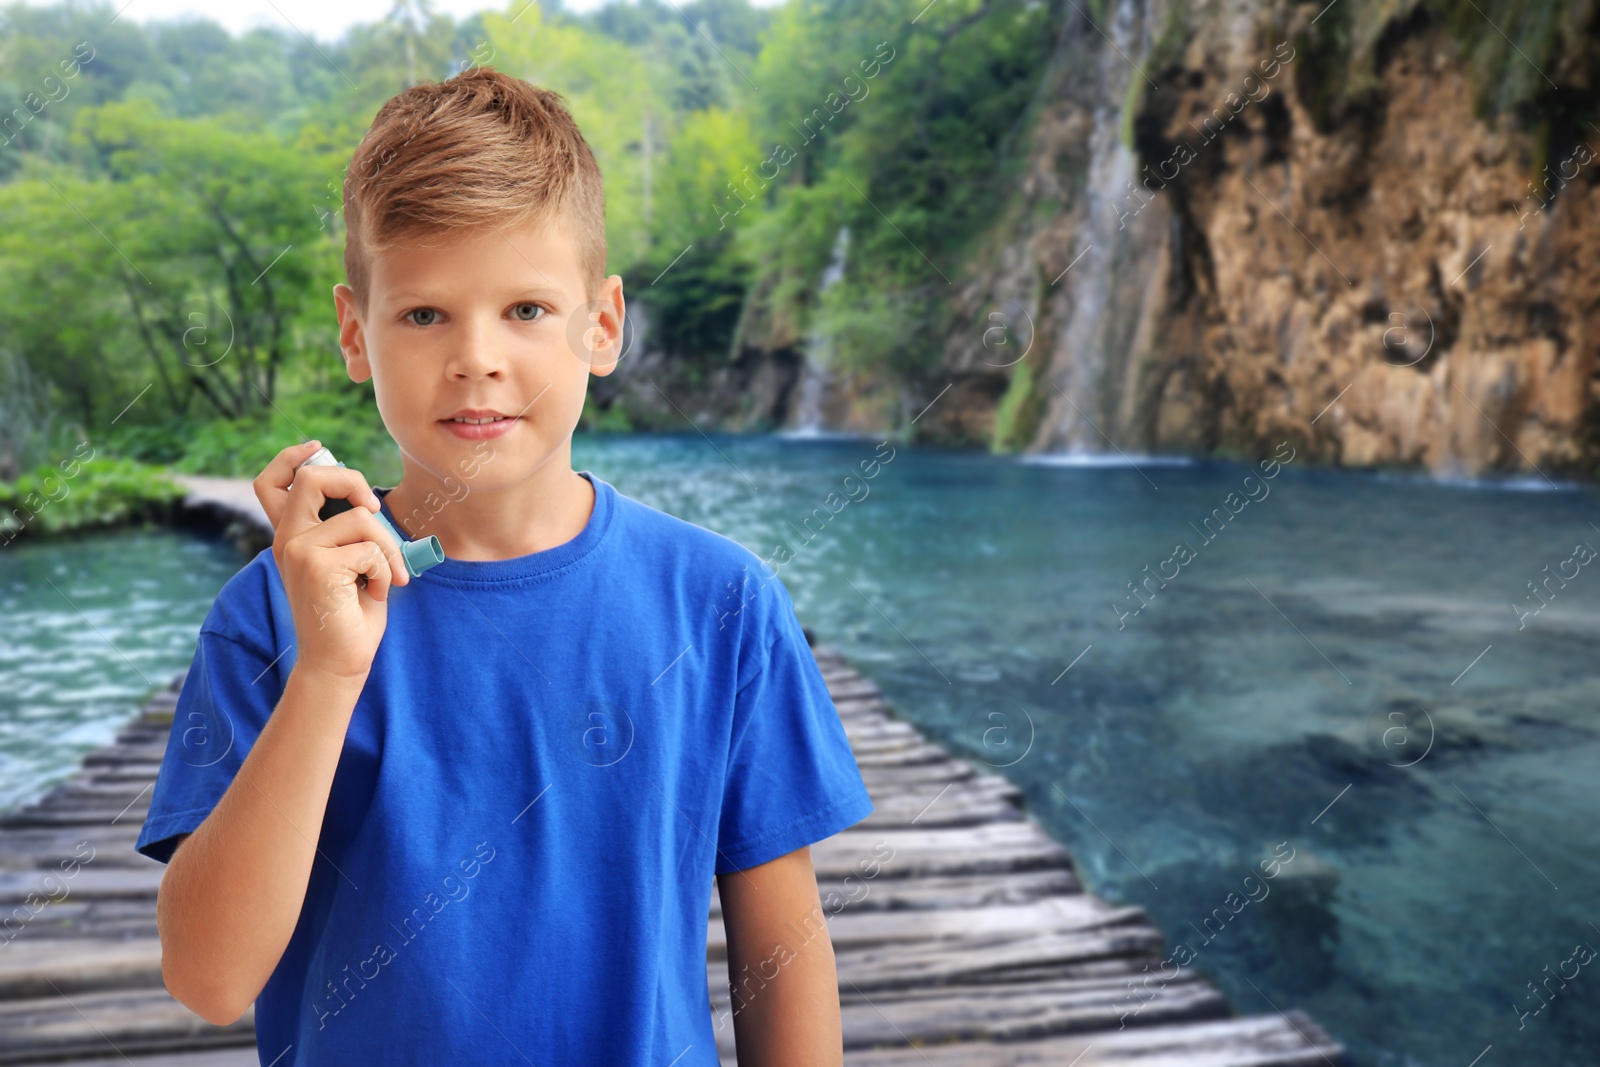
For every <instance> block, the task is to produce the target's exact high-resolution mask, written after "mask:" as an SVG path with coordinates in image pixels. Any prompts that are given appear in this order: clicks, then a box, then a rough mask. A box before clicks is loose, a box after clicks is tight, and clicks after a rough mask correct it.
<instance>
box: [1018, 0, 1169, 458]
mask: <svg viewBox="0 0 1600 1067" xmlns="http://www.w3.org/2000/svg"><path fill="white" fill-rule="evenodd" d="M1158 6H1159V5H1158ZM1143 7H1144V4H1143V3H1142V2H1140V0H1118V2H1117V3H1116V4H1115V6H1114V7H1113V8H1111V9H1110V11H1109V12H1108V17H1107V18H1106V19H1104V20H1100V21H1098V22H1097V24H1096V25H1097V27H1098V29H1099V30H1103V31H1104V32H1105V34H1106V35H1107V37H1109V39H1110V40H1111V41H1112V42H1113V44H1114V47H1109V46H1107V45H1106V44H1105V41H1104V39H1103V38H1101V37H1100V35H1099V33H1098V32H1096V29H1095V28H1090V27H1089V26H1087V25H1083V26H1080V27H1079V30H1078V34H1079V40H1078V42H1077V43H1076V47H1078V48H1081V49H1084V51H1085V52H1086V53H1088V52H1089V50H1091V49H1092V50H1093V55H1094V58H1093V59H1091V60H1090V61H1089V64H1088V67H1089V69H1088V70H1086V71H1085V73H1086V74H1088V75H1089V77H1088V78H1087V79H1082V80H1078V81H1077V83H1076V85H1074V86H1073V87H1071V88H1069V89H1068V94H1069V96H1072V97H1079V98H1082V102H1083V106H1084V107H1085V109H1086V110H1088V111H1090V113H1091V114H1092V116H1093V127H1092V129H1093V132H1092V133H1091V135H1090V138H1089V165H1088V169H1087V174H1086V175H1085V179H1084V184H1083V186H1082V188H1080V189H1079V190H1077V193H1078V195H1079V197H1080V198H1081V200H1080V204H1081V207H1080V214H1079V224H1078V226H1077V229H1076V233H1075V234H1074V238H1073V247H1072V248H1071V250H1070V254H1069V255H1068V257H1067V258H1068V259H1071V260H1073V265H1072V266H1071V267H1070V268H1069V269H1068V270H1067V271H1066V272H1065V273H1064V274H1063V275H1062V276H1061V277H1060V278H1059V283H1058V284H1059V289H1057V291H1056V292H1055V293H1054V294H1050V295H1047V296H1046V299H1047V300H1048V299H1053V300H1056V301H1059V303H1058V304H1057V307H1059V308H1060V309H1061V311H1060V313H1059V316H1058V318H1057V321H1058V322H1059V323H1060V326H1059V329H1058V330H1057V331H1056V336H1055V343H1054V345H1053V353H1054V354H1053V357H1052V360H1051V366H1050V370H1049V384H1048V386H1047V395H1048V399H1049V404H1050V407H1049V414H1048V416H1047V418H1046V425H1045V426H1044V427H1043V428H1042V429H1041V439H1040V441H1039V443H1040V444H1042V445H1043V446H1044V447H1045V448H1048V449H1051V450H1056V451H1059V452H1065V453H1066V454H1067V455H1068V456H1078V455H1089V454H1099V453H1109V454H1110V455H1109V456H1100V457H1097V458H1100V459H1115V458H1120V457H1119V456H1118V453H1120V452H1123V451H1126V452H1128V453H1132V452H1135V451H1142V449H1143V446H1144V442H1142V441H1138V440H1137V439H1134V438H1133V434H1136V433H1137V429H1136V427H1137V425H1138V422H1139V418H1138V410H1137V408H1138V404H1139V399H1140V398H1139V397H1138V395H1137V389H1136V388H1135V386H1136V383H1137V380H1138V371H1139V368H1140V365H1141V363H1142V361H1143V359H1144V358H1145V357H1146V356H1148V355H1149V347H1150V338H1149V329H1150V327H1151V326H1152V325H1153V320H1152V316H1154V315H1158V314H1159V308H1158V306H1157V303H1156V302H1157V300H1158V298H1159V293H1160V290H1161V288H1162V285H1161V284H1160V280H1161V279H1162V278H1163V273H1164V272H1163V269H1162V267H1163V260H1164V258H1165V256H1166V255H1167V250H1168V242H1169V241H1170V222H1171V214H1170V212H1169V210H1168V206H1167V202H1166V200H1165V199H1163V197H1164V196H1168V195H1170V194H1163V193H1159V192H1158V193H1156V194H1155V195H1154V196H1151V195H1150V194H1149V193H1147V192H1146V191H1145V190H1146V187H1145V186H1144V185H1142V184H1140V181H1141V179H1142V177H1143V175H1141V174H1140V173H1139V170H1138V167H1139V164H1138V160H1137V158H1136V156H1135V154H1134V153H1133V151H1132V150H1131V149H1130V148H1129V147H1128V146H1127V145H1125V144H1124V143H1123V140H1122V127H1123V122H1124V115H1123V109H1124V107H1125V106H1128V105H1127V103H1126V101H1129V99H1130V94H1129V92H1128V90H1129V81H1130V79H1141V80H1142V79H1144V78H1145V77H1146V76H1147V75H1148V74H1149V73H1150V72H1149V71H1146V70H1143V69H1142V68H1141V69H1135V66H1134V64H1135V63H1141V62H1142V60H1143V57H1145V56H1146V55H1147V54H1148V52H1149V48H1148V47H1147V44H1148V41H1147V18H1146V15H1145V12H1144V11H1143V10H1142V9H1143ZM1142 88H1143V89H1144V91H1146V92H1148V91H1149V86H1144V87H1142ZM1052 288H1054V286H1052Z"/></svg>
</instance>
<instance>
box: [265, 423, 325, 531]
mask: <svg viewBox="0 0 1600 1067" xmlns="http://www.w3.org/2000/svg"><path fill="white" fill-rule="evenodd" d="M321 447H322V442H320V441H306V442H303V443H302V444H298V445H290V446H289V447H288V448H285V449H283V450H282V451H280V452H279V453H278V454H277V455H276V456H273V457H272V460H271V462H269V463H268V464H267V465H266V467H264V468H263V469H262V471H261V473H260V474H258V475H256V477H255V479H254V480H253V481H251V483H250V488H252V489H254V490H255V494H256V499H257V500H259V501H260V502H261V509H262V510H263V511H265V512H266V513H267V521H268V522H270V523H271V524H272V528H273V529H274V530H276V529H277V528H278V519H279V518H280V517H281V516H282V515H283V509H284V506H285V504H286V503H287V502H288V499H289V485H290V483H292V482H293V481H294V471H295V468H296V467H298V466H299V465H300V464H302V463H304V462H305V461H306V460H308V459H310V458H311V457H312V456H313V455H314V454H316V451H317V449H319V448H321Z"/></svg>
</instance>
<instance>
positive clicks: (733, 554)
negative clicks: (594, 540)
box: [612, 487, 776, 577]
mask: <svg viewBox="0 0 1600 1067" xmlns="http://www.w3.org/2000/svg"><path fill="white" fill-rule="evenodd" d="M612 498H613V501H614V506H615V507H616V509H617V513H618V514H617V517H618V518H619V519H621V520H623V521H622V524H621V533H622V539H623V540H624V542H625V544H624V545H623V546H621V547H623V548H625V550H627V551H629V552H646V553H649V554H651V555H652V556H654V557H657V558H660V559H664V560H670V561H673V562H674V563H676V564H677V565H679V566H684V567H690V568H694V569H695V570H696V571H698V572H699V573H700V576H705V577H718V576H720V577H738V576H739V575H740V574H741V573H744V572H748V573H749V574H750V575H751V576H752V577H755V576H758V575H759V576H761V577H776V572H775V571H773V569H772V568H771V567H770V566H768V565H767V564H766V563H765V562H764V561H763V560H762V559H761V557H760V556H758V555H756V554H755V553H754V552H752V551H751V550H750V549H748V548H746V547H745V546H744V545H742V544H740V543H739V542H738V541H735V540H734V539H733V538H731V537H729V536H727V535H726V534H721V533H718V532H717V531H715V530H712V529H709V528H707V527H705V526H701V525H700V524H699V523H696V522H691V521H689V520H688V519H682V518H679V517H678V516H676V515H672V514H669V513H668V512H665V511H662V510H661V509H660V508H657V507H655V506H654V505H651V504H647V503H645V502H644V501H642V500H639V499H638V498H636V497H631V496H628V495H627V494H626V493H623V492H622V491H621V490H620V489H616V488H615V487H613V488H612Z"/></svg>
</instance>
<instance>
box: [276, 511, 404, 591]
mask: <svg viewBox="0 0 1600 1067" xmlns="http://www.w3.org/2000/svg"><path fill="white" fill-rule="evenodd" d="M297 536H298V537H300V538H302V539H303V540H304V541H305V543H306V544H307V545H310V546H312V547H315V548H339V547H341V546H344V545H352V544H359V543H361V542H364V541H367V542H372V543H374V544H377V545H379V546H380V547H381V548H382V550H383V556H384V559H385V560H387V561H388V563H389V567H390V570H391V571H393V572H394V578H393V581H394V584H396V585H405V584H406V583H407V582H409V581H411V572H410V571H408V570H406V563H405V556H403V555H401V554H400V544H399V542H398V541H396V540H395V537H394V535H393V534H391V533H390V532H389V529H388V527H386V526H385V525H384V524H383V523H382V522H380V521H379V520H378V517H377V515H375V514H374V513H373V512H371V511H368V510H367V509H366V508H351V509H350V510H349V511H341V512H340V513H339V514H337V515H335V516H333V517H332V518H330V519H327V520H326V521H324V522H319V523H317V524H316V525H315V526H312V527H310V528H309V529H306V530H303V531H301V533H300V534H299V535H297Z"/></svg>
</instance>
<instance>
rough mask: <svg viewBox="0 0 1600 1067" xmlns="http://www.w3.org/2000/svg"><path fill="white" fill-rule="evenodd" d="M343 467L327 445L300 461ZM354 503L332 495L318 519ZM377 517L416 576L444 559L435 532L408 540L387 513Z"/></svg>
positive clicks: (310, 465) (325, 502)
mask: <svg viewBox="0 0 1600 1067" xmlns="http://www.w3.org/2000/svg"><path fill="white" fill-rule="evenodd" d="M342 466H344V464H343V463H340V462H339V461H338V460H336V459H334V458H333V453H332V452H329V451H328V449H327V446H323V447H322V448H319V449H317V450H316V451H315V452H313V453H312V454H311V458H310V459H307V460H305V461H304V462H302V463H301V464H300V467H342ZM295 469H296V470H299V469H300V468H299V467H296V468H295ZM354 506H355V505H353V504H351V503H350V501H348V500H345V499H344V498H343V497H330V498H329V499H327V500H326V501H324V503H323V505H322V509H321V510H320V511H318V512H317V518H319V519H322V520H324V521H326V520H328V519H331V518H333V517H334V516H335V515H337V514H339V513H340V512H341V511H349V510H350V509H351V508H352V507H354ZM373 517H374V518H376V519H377V520H378V521H379V522H380V523H382V524H383V528H384V529H386V530H388V531H389V533H390V534H391V535H393V537H394V540H395V544H397V545H399V546H400V555H401V557H402V558H403V559H404V560H405V561H406V570H407V571H408V572H409V573H410V575H411V577H413V578H415V577H417V576H418V575H419V574H421V573H422V572H423V571H425V570H427V569H428V568H429V567H433V566H436V565H438V564H440V563H443V562H444V546H443V545H441V544H440V543H439V539H438V538H437V537H435V536H434V535H433V534H429V535H428V536H427V537H421V538H418V539H417V540H415V541H407V540H406V539H405V537H404V536H403V535H402V534H401V533H400V531H399V530H397V529H395V528H394V523H392V522H390V521H389V520H388V519H387V518H385V517H384V514H383V512H381V511H379V512H375V513H374V514H373Z"/></svg>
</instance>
